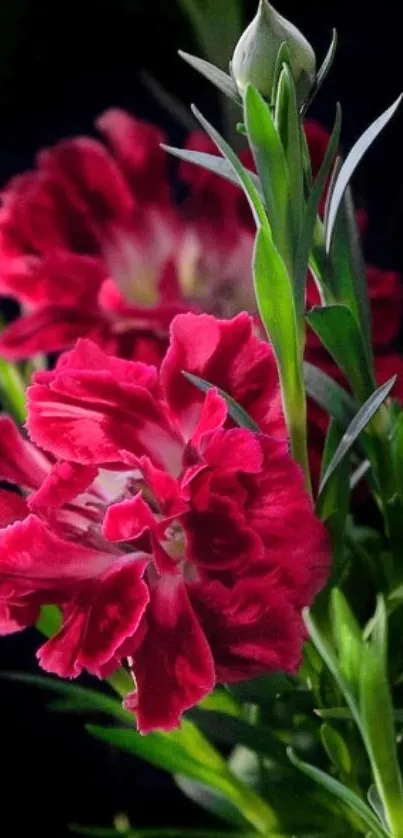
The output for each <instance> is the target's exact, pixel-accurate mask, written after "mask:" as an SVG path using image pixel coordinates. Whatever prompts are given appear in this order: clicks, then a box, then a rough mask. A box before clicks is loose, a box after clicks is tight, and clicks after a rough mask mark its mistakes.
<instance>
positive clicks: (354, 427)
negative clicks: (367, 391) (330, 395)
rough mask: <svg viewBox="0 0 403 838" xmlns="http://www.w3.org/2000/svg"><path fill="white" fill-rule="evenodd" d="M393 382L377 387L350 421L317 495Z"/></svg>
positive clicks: (392, 380)
mask: <svg viewBox="0 0 403 838" xmlns="http://www.w3.org/2000/svg"><path fill="white" fill-rule="evenodd" d="M395 381H396V376H395V375H394V376H393V378H390V379H389V381H387V382H386V384H382V386H381V387H378V389H377V390H375V392H374V393H372V394H371V396H370V397H369V399H367V401H366V402H365V403H364V404H363V405H362V407H360V409H359V411H358V413H356V415H355V416H354V419H353V420H352V422H350V425H349V426H348V428H347V430H346V432H345V433H344V435H343V438H342V440H341V442H340V445H339V447H338V448H337V450H336V451H335V454H334V456H333V459H332V461H331V462H330V463H329V465H328V467H327V469H326V472H325V474H324V475H323V478H322V480H321V484H320V487H319V494H320V493H321V492H322V491H323V488H324V486H325V485H326V482H327V481H328V480H329V477H330V476H331V474H332V473H333V471H334V469H335V468H336V467H337V466H338V464H339V463H340V462H341V461H342V459H343V457H345V455H346V454H347V453H348V451H349V450H350V449H351V447H352V445H354V443H355V441H356V439H357V438H358V436H359V435H360V433H361V431H363V430H364V428H365V427H366V425H368V422H370V421H371V419H372V417H373V416H374V415H375V413H376V412H377V410H379V408H380V406H381V404H382V403H383V402H384V401H385V399H386V398H387V396H388V395H389V393H390V391H391V390H392V387H393V385H394V384H395Z"/></svg>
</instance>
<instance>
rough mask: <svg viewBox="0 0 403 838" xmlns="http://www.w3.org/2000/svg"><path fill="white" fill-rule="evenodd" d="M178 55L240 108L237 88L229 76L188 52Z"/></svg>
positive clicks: (180, 52) (180, 51)
mask: <svg viewBox="0 0 403 838" xmlns="http://www.w3.org/2000/svg"><path fill="white" fill-rule="evenodd" d="M178 54H179V55H180V57H181V58H183V60H184V61H186V63H187V64H190V66H191V67H193V69H194V70H197V72H198V73H201V75H202V76H204V77H205V78H206V79H208V80H209V81H210V82H212V84H214V86H215V87H217V88H218V90H221V93H225V95H226V96H228V97H229V98H230V99H232V100H233V101H234V102H236V103H237V105H239V106H241V99H240V96H239V93H238V89H237V86H236V84H235V82H234V80H233V79H232V78H231V76H228V75H227V73H224V72H223V70H219V68H218V67H215V66H214V64H210V62H209V61H205V60H204V59H203V58H197V56H195V55H190V54H189V53H188V52H183V50H181V49H180V50H178Z"/></svg>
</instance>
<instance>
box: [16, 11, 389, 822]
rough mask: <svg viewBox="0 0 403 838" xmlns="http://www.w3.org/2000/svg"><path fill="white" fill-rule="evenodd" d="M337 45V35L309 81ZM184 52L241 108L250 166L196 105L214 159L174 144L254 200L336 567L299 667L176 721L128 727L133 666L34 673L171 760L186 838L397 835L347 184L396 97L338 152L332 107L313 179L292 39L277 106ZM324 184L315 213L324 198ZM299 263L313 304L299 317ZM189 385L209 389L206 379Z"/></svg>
mask: <svg viewBox="0 0 403 838" xmlns="http://www.w3.org/2000/svg"><path fill="white" fill-rule="evenodd" d="M189 5H190V6H191V5H192V4H189ZM196 5H197V4H195V6H196ZM334 48H335V38H334V39H333V42H332V45H331V47H330V50H329V53H328V56H327V57H326V59H325V62H324V65H323V66H322V68H321V70H320V71H319V74H318V77H317V82H316V87H315V90H317V89H318V87H319V86H320V84H321V83H322V82H323V80H324V78H325V76H326V73H327V71H328V69H329V67H330V64H331V60H332V57H333V54H334ZM183 57H184V58H185V59H186V60H187V62H188V63H189V64H190V65H191V66H193V67H194V68H195V69H197V70H199V71H200V72H201V73H202V74H203V75H204V76H206V77H207V78H208V79H209V80H210V81H211V82H213V84H214V85H215V86H216V87H218V88H219V90H220V91H221V92H222V93H224V94H225V96H227V97H229V99H230V100H231V102H232V104H233V106H235V107H236V108H237V109H238V111H239V125H238V131H239V132H240V133H241V134H242V135H245V136H246V137H247V139H248V142H249V145H250V147H251V150H252V152H253V155H254V159H255V163H256V170H257V175H255V174H254V173H252V172H250V171H248V170H246V169H245V168H244V167H243V166H242V164H241V163H240V161H239V159H238V157H237V155H236V154H235V152H234V151H233V150H232V148H231V146H230V145H229V144H228V143H227V141H226V140H225V139H224V138H223V137H222V136H221V135H220V134H219V133H218V132H217V131H216V130H215V128H213V126H212V125H210V124H209V123H208V122H207V120H206V119H205V118H204V117H203V116H202V115H201V114H200V113H199V112H198V110H197V109H196V108H194V109H193V113H194V116H195V117H196V118H197V119H198V121H199V122H200V123H201V125H202V126H203V128H204V129H205V130H206V131H207V133H208V134H209V136H210V137H211V139H212V140H213V141H214V143H215V144H216V146H217V148H218V150H219V152H220V156H214V155H208V154H201V153H199V152H195V151H184V150H179V149H169V150H170V151H171V152H172V153H173V154H175V155H176V156H177V157H180V158H181V159H184V160H186V161H187V162H190V163H193V164H195V165H199V166H203V167H204V168H206V169H208V170H210V171H212V172H215V173H217V174H218V175H220V176H221V177H224V178H226V179H228V180H229V181H231V182H232V183H235V184H237V185H238V186H239V187H240V188H242V189H243V190H244V192H245V194H246V196H247V198H248V200H249V203H250V206H251V209H252V212H253V215H254V218H255V221H256V227H257V236H256V244H255V252H254V264H253V273H254V281H255V289H256V298H257V302H258V307H259V311H260V315H261V319H262V322H263V324H264V326H265V328H266V331H267V334H268V337H269V339H270V341H271V343H272V345H273V348H274V351H275V354H276V358H277V362H278V368H279V374H280V379H281V385H282V393H283V403H284V408H285V413H286V419H287V423H288V429H289V434H290V440H291V445H292V451H293V455H294V457H295V458H296V459H297V460H298V461H299V462H300V463H301V466H302V468H304V470H305V473H306V482H307V486H308V488H309V486H310V481H309V469H308V463H307V447H306V395H307V394H308V395H309V396H311V397H313V398H314V399H316V401H317V402H318V403H319V404H320V405H321V407H323V408H325V409H326V410H327V411H328V413H329V415H330V417H331V422H330V427H329V432H328V436H327V441H326V446H325V452H324V457H323V464H322V479H321V484H320V489H319V493H318V496H317V498H316V505H317V510H318V514H319V515H320V516H321V517H322V519H323V520H324V521H325V522H326V524H327V526H328V528H329V531H330V534H331V538H332V544H333V552H334V569H333V576H332V580H331V582H330V584H329V586H328V588H327V589H326V590H325V591H324V592H323V593H322V594H321V595H320V597H319V598H318V600H317V602H316V603H315V607H314V609H313V611H312V613H307V614H306V626H307V631H308V634H309V636H310V641H309V642H308V643H307V645H306V649H305V659H304V664H303V667H302V670H301V672H300V673H299V675H298V678H295V679H294V678H293V679H291V678H288V677H285V676H273V677H270V678H261V679H258V680H255V681H252V682H248V683H244V684H241V685H237V686H236V687H232V688H231V689H229V688H224V687H222V688H220V689H218V690H216V691H215V693H214V694H213V695H212V696H211V697H209V698H208V699H207V700H205V701H204V702H203V703H202V704H201V705H200V706H199V707H198V708H197V709H196V710H193V711H191V712H190V713H189V714H187V718H186V720H185V722H184V724H183V726H182V728H181V729H180V730H178V731H174V732H171V733H167V734H163V733H154V734H151V735H149V736H147V737H142V736H140V735H139V734H138V733H137V732H136V731H135V730H133V727H132V722H131V717H130V715H129V714H128V713H126V711H125V710H124V709H122V705H121V701H120V697H121V696H122V695H124V694H125V693H126V692H127V691H128V690H129V689H130V688H131V683H130V681H129V683H128V682H127V678H128V676H126V673H125V672H121V673H118V675H117V676H114V677H113V678H111V679H110V687H111V688H112V689H113V690H114V691H115V693H118V696H119V698H117V697H116V695H114V694H113V693H112V692H111V691H109V692H104V691H101V690H98V689H97V690H90V689H86V688H84V687H78V686H72V685H67V684H65V683H62V682H56V681H53V680H52V679H47V678H39V677H38V678H31V679H29V680H30V681H31V682H32V683H33V684H35V685H38V686H41V687H47V688H49V689H52V690H54V691H56V692H57V693H58V698H57V701H56V702H55V701H54V702H53V705H52V706H53V708H55V709H58V710H63V711H64V712H68V711H74V712H83V713H85V714H90V715H91V716H92V715H93V714H94V713H95V714H96V716H97V717H99V715H101V720H100V719H99V718H97V720H96V721H97V723H96V724H94V723H92V724H90V725H88V726H87V729H88V732H89V733H90V734H91V735H93V736H95V737H97V738H98V739H100V740H102V741H104V742H106V743H108V744H109V745H112V746H114V747H116V748H120V749H122V750H124V751H126V752H128V753H131V754H133V755H135V756H137V757H139V756H140V757H142V758H144V759H146V760H148V761H149V762H151V763H152V764H154V765H156V766H157V767H158V768H162V769H164V770H166V771H168V772H169V773H170V774H172V775H173V776H174V778H175V780H176V782H177V784H178V786H179V787H180V788H181V790H182V791H183V792H184V793H185V794H186V795H188V796H189V797H190V798H192V799H193V800H194V801H195V802H197V803H198V805H200V806H202V807H204V808H206V809H207V810H208V811H210V812H211V813H213V814H215V815H216V816H217V818H218V819H221V820H222V821H223V824H224V825H223V827H222V828H221V829H220V828H218V829H217V830H216V831H213V832H211V831H210V832H209V833H205V832H201V831H200V830H199V831H195V832H194V833H193V838H202V836H204V835H207V834H208V835H210V836H211V838H213V836H216V838H219V836H221V835H232V836H234V838H236V836H244V838H248V836H252V835H259V834H260V835H265V836H267V838H269V836H271V838H287V836H289V838H291V836H293V835H297V836H298V838H320V837H321V838H352V836H359V835H367V836H372V838H387V836H389V838H402V836H403V785H402V777H401V770H400V766H399V752H398V743H399V741H400V738H399V737H400V734H399V728H400V725H401V723H402V721H403V712H402V711H399V710H396V709H394V708H395V707H396V706H397V707H398V706H399V700H400V699H402V698H403V697H402V696H401V695H400V693H401V684H402V682H403V674H402V673H403V646H402V644H401V629H402V625H403V622H402V605H403V578H402V570H401V545H402V544H403V532H402V527H403V485H402V477H401V475H402V474H403V468H402V466H403V413H402V411H401V410H400V408H399V407H398V406H397V405H395V404H393V403H390V402H389V401H386V402H385V400H387V399H388V396H389V393H390V391H391V389H392V387H393V383H394V380H393V379H391V380H390V381H389V382H387V384H385V385H383V386H382V387H380V388H378V389H377V388H376V383H375V378H374V370H373V361H372V351H371V340H370V320H369V306H368V299H367V289H366V279H365V272H364V268H363V259H362V254H361V250H360V243H359V236H358V232H357V227H356V221H355V215H354V209H353V204H352V198H351V194H350V189H349V182H350V179H351V176H352V174H353V173H354V170H355V168H356V166H357V165H358V163H359V161H360V159H361V157H362V155H363V154H364V153H365V151H366V150H367V148H369V146H370V144H371V143H372V141H373V140H374V139H375V138H376V136H377V135H378V134H379V132H380V131H381V130H382V128H383V127H384V126H385V125H386V124H387V122H388V121H389V119H390V118H391V116H392V115H393V113H394V111H395V110H396V107H397V104H398V103H395V104H394V105H392V106H391V108H389V109H388V111H386V112H385V113H384V114H383V115H382V116H381V117H379V119H378V120H376V122H375V123H374V124H373V125H372V126H371V127H370V128H369V129H368V130H367V131H366V132H365V133H364V135H363V136H362V137H361V138H360V139H359V140H358V142H357V143H356V145H355V146H354V148H353V149H352V150H351V152H350V153H349V155H348V156H347V158H346V160H345V161H344V162H342V161H341V160H340V158H338V156H337V154H338V146H339V136H340V128H341V110H340V108H337V111H336V117H335V123H334V128H333V131H332V134H331V137H330V140H329V145H328V149H327V152H326V155H325V157H324V160H323V163H322V166H321V168H320V170H319V173H318V174H317V176H316V179H315V180H313V178H312V172H311V168H310V162H309V157H308V154H307V150H306V146H305V139H304V134H303V130H302V115H301V113H300V112H299V110H298V106H297V99H296V93H295V86H294V82H293V78H292V74H291V72H290V62H289V56H288V54H287V47H286V45H282V47H281V48H280V51H279V54H278V60H277V67H276V73H275V82H274V86H273V96H272V102H271V103H268V102H267V101H266V100H265V99H264V98H263V97H262V96H261V95H260V93H259V92H258V90H256V89H255V88H254V87H252V86H249V87H248V88H247V90H246V92H245V95H244V96H243V98H242V99H241V97H240V96H239V94H238V91H237V88H236V86H235V84H234V81H233V79H232V78H231V77H230V76H228V75H226V74H225V73H223V72H222V71H221V70H218V69H217V68H216V67H215V66H213V65H212V64H209V63H208V62H207V61H204V60H202V59H198V58H195V57H193V56H189V55H183ZM329 177H330V178H331V185H330V188H329V189H328V197H327V205H326V210H325V213H324V218H323V220H322V219H321V217H320V216H319V205H320V202H321V199H322V196H323V193H324V190H325V186H326V184H327V183H328V181H329ZM308 268H310V270H311V271H312V273H313V274H314V277H315V279H316V282H317V284H318V287H319V289H320V294H321V299H322V302H323V305H321V306H320V307H317V308H314V309H313V310H311V311H310V312H309V313H308V314H306V312H305V310H304V304H305V281H306V276H307V271H308ZM307 324H308V325H309V327H310V328H312V329H313V330H314V331H315V332H316V334H317V336H318V337H319V339H320V341H321V342H322V344H323V345H324V346H325V347H326V349H327V350H328V351H329V353H330V354H331V355H332V357H333V358H334V360H335V362H336V363H337V365H338V366H339V368H340V369H341V370H342V371H343V373H344V374H345V376H346V377H347V379H348V381H349V384H350V388H351V392H347V391H345V390H344V389H343V388H341V387H340V385H338V384H337V383H336V382H335V381H332V380H331V379H329V378H328V376H326V375H325V374H324V373H323V372H321V371H320V370H318V369H316V368H314V367H312V366H310V365H308V364H305V363H304V345H305V330H306V326H307ZM0 372H1V378H2V382H3V387H4V392H5V394H6V395H7V398H8V402H9V407H10V409H11V410H12V411H13V412H14V414H15V415H16V418H18V420H19V421H21V419H22V418H23V416H22V413H23V404H24V400H23V398H21V393H22V391H21V386H20V382H19V380H18V378H17V377H16V374H15V371H14V370H13V368H9V367H6V366H4V368H2V369H1V370H0ZM193 383H194V384H195V386H198V387H201V388H202V389H203V388H206V387H208V386H209V384H208V382H204V381H201V380H200V379H194V380H193ZM230 411H231V414H232V416H233V418H234V420H235V421H236V422H237V423H238V424H240V425H244V426H249V427H250V426H251V425H250V422H251V420H250V419H249V417H247V416H246V415H245V414H244V412H243V411H241V409H240V408H239V406H237V405H236V404H234V403H231V404H230ZM364 476H365V477H366V480H367V482H368V485H369V487H370V491H371V503H373V505H374V507H376V508H377V514H378V516H379V522H380V525H379V527H378V529H377V530H375V529H371V528H369V527H363V526H359V525H358V524H357V523H356V521H354V519H353V516H352V514H351V511H350V497H351V491H352V489H353V488H354V486H355V485H356V483H357V482H358V481H359V480H360V479H362V478H363V477H364ZM57 619H58V615H57V612H55V610H50V609H44V610H43V613H42V617H41V621H40V624H39V626H38V627H39V628H40V630H41V631H42V632H43V633H45V634H49V633H51V629H52V630H53V629H54V625H55V620H56V621H57ZM388 636H389V640H388ZM14 677H16V676H14ZM21 677H24V676H21ZM24 680H25V681H26V680H27V678H26V677H24ZM75 829H76V831H79V832H81V834H88V835H94V836H96V835H98V836H119V835H125V836H127V838H130V836H131V838H135V836H139V838H140V836H142V835H144V836H145V835H149V836H152V835H156V834H157V832H156V831H152V830H151V831H148V832H147V831H146V832H141V831H140V832H139V831H136V829H133V828H131V827H130V826H129V825H127V824H123V826H122V824H120V826H119V828H116V829H112V830H102V829H94V828H93V829H88V830H86V829H84V828H81V829H79V828H78V827H77V828H75ZM164 834H165V835H166V836H167V838H168V836H171V838H176V836H180V835H181V834H182V833H181V832H180V831H178V830H172V829H171V830H167V831H166V832H165V833H164V832H163V831H161V830H158V836H161V838H162V836H163V835H164ZM186 834H188V835H190V836H192V833H191V832H189V831H187V833H186Z"/></svg>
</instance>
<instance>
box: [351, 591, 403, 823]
mask: <svg viewBox="0 0 403 838" xmlns="http://www.w3.org/2000/svg"><path fill="white" fill-rule="evenodd" d="M371 625H372V634H371V638H370V640H369V642H368V643H366V644H365V646H364V647H363V650H362V656H361V666H360V683H359V689H360V696H359V701H360V711H361V716H362V727H363V731H364V735H365V744H366V748H367V752H368V755H369V758H370V761H371V766H372V771H373V774H374V779H375V784H376V787H377V791H378V793H379V796H380V799H381V801H382V805H383V809H384V811H385V813H386V819H387V821H388V824H389V827H390V830H391V833H392V835H396V836H400V835H401V834H402V833H401V828H402V823H403V820H402V818H403V783H402V777H401V773H400V768H399V763H398V758H397V750H396V734H395V728H394V720H393V704H392V697H391V693H390V688H389V683H388V674H387V617H386V608H385V603H384V600H383V598H382V597H381V596H380V597H378V604H377V609H376V612H375V617H374V619H373V620H372V621H371Z"/></svg>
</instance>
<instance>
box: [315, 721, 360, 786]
mask: <svg viewBox="0 0 403 838" xmlns="http://www.w3.org/2000/svg"><path fill="white" fill-rule="evenodd" d="M320 738H321V740H322V745H323V747H324V749H325V751H326V753H327V755H328V757H329V759H330V760H331V761H332V763H333V765H334V766H335V767H336V768H337V769H338V770H339V771H342V772H344V773H345V774H350V772H351V767H352V763H351V756H350V751H349V750H348V748H347V745H346V743H345V741H344V739H343V737H342V736H340V733H338V731H337V730H335V729H334V727H331V726H330V725H329V724H323V725H322V727H321V729H320Z"/></svg>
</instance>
